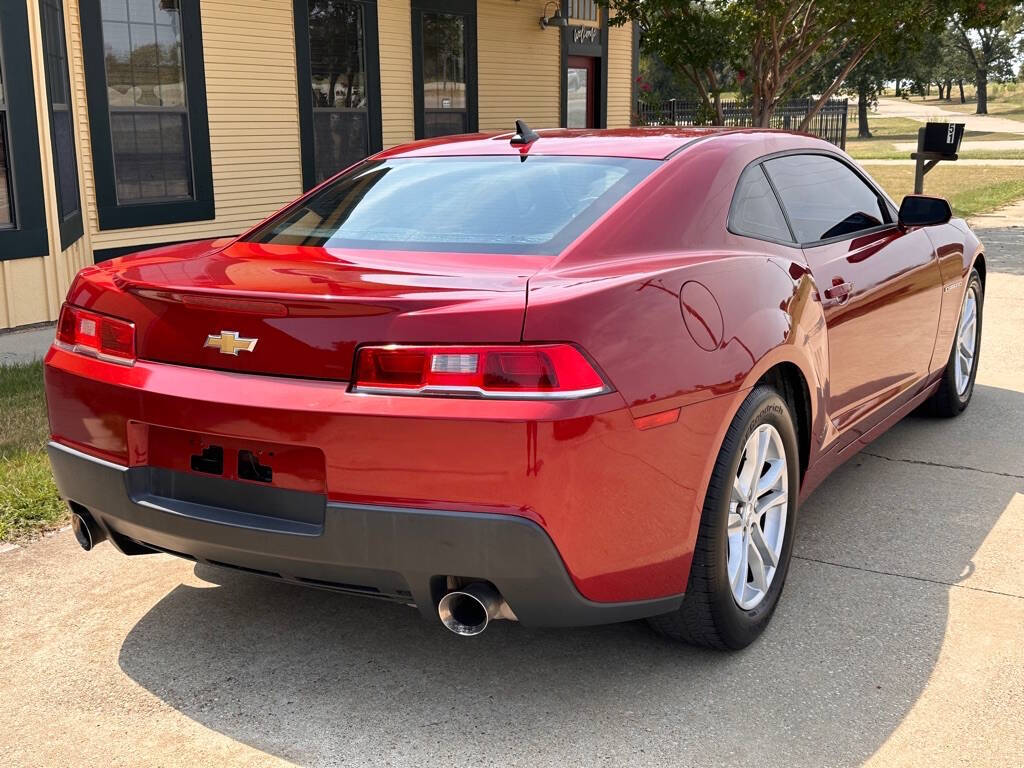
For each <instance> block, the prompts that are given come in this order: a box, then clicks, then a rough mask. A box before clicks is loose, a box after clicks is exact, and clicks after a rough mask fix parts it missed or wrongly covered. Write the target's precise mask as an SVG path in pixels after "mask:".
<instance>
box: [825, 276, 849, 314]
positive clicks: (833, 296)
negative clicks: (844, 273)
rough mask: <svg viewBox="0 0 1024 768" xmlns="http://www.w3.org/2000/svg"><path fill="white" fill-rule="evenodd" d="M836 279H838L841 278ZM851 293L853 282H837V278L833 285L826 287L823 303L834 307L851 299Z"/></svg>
mask: <svg viewBox="0 0 1024 768" xmlns="http://www.w3.org/2000/svg"><path fill="white" fill-rule="evenodd" d="M836 279H837V280H838V279H841V278H836ZM851 293H853V283H846V282H839V283H837V282H835V280H833V282H832V287H831V288H826V289H825V291H824V295H825V300H824V301H823V302H821V303H822V304H823V305H824V306H826V307H834V306H838V305H840V304H845V303H846V302H847V301H848V300H849V298H850V294H851Z"/></svg>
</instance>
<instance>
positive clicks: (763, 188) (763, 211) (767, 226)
mask: <svg viewBox="0 0 1024 768" xmlns="http://www.w3.org/2000/svg"><path fill="white" fill-rule="evenodd" d="M729 229H730V230H731V231H733V232H735V233H736V234H738V235H750V236H751V237H763V238H767V239H769V240H781V241H783V242H787V243H789V242H792V241H793V235H792V233H791V232H790V231H789V225H788V224H787V223H786V217H785V216H784V215H783V213H782V208H781V207H780V206H779V201H778V199H777V198H776V197H775V193H774V192H773V191H772V188H771V185H770V184H769V183H768V179H767V178H765V175H764V170H763V169H762V168H761V166H760V165H752V166H750V167H749V168H747V170H745V171H744V172H743V175H742V176H740V180H739V183H738V184H737V185H736V194H735V195H734V196H733V199H732V208H731V209H730V210H729Z"/></svg>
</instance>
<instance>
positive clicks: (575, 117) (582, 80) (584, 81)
mask: <svg viewBox="0 0 1024 768" xmlns="http://www.w3.org/2000/svg"><path fill="white" fill-rule="evenodd" d="M567 68H568V72H567V74H566V79H565V127H566V128H595V127H597V121H596V116H597V112H596V110H595V108H594V107H595V103H596V98H595V95H596V92H597V60H596V59H594V58H593V57H591V56H570V57H569V58H568V62H567Z"/></svg>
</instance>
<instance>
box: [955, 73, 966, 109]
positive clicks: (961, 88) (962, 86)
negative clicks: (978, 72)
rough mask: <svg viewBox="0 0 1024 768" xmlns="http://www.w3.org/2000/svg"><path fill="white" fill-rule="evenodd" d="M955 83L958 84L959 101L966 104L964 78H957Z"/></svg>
mask: <svg viewBox="0 0 1024 768" xmlns="http://www.w3.org/2000/svg"><path fill="white" fill-rule="evenodd" d="M956 84H957V85H958V86H960V103H961V104H966V103H967V97H966V96H964V79H963V78H962V77H961V78H960V79H959V80H957V81H956Z"/></svg>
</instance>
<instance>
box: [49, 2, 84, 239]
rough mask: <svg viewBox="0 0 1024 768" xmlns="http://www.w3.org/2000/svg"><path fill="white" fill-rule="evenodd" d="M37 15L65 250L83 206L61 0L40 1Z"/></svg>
mask: <svg viewBox="0 0 1024 768" xmlns="http://www.w3.org/2000/svg"><path fill="white" fill-rule="evenodd" d="M39 14H40V19H41V21H42V31H43V57H44V60H45V74H46V93H47V97H48V99H49V108H50V143H51V145H52V149H53V169H54V175H55V177H56V188H57V210H58V213H59V219H60V222H59V223H60V243H61V248H62V249H64V248H67V247H68V246H69V245H71V244H72V243H73V242H75V241H76V240H78V238H80V237H81V236H82V208H81V202H80V200H81V195H80V194H79V189H78V159H77V157H76V155H75V127H74V120H73V119H72V116H71V85H70V82H69V77H68V58H67V56H68V53H67V50H68V49H67V36H66V35H65V31H64V8H63V4H62V2H61V0H41V2H40V4H39Z"/></svg>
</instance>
